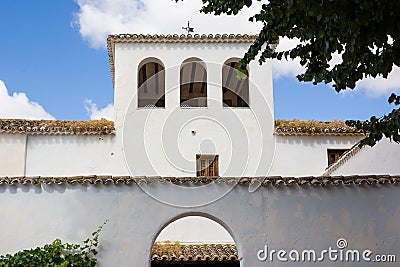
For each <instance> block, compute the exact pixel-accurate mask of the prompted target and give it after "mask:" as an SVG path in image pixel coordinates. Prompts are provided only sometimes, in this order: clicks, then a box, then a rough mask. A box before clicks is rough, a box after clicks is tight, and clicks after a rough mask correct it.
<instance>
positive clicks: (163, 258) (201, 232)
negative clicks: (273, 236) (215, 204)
mask: <svg viewBox="0 0 400 267" xmlns="http://www.w3.org/2000/svg"><path fill="white" fill-rule="evenodd" d="M151 266H152V267H161V266H162V267H170V266H190V267H194V266H198V267H211V266H218V267H239V266H240V262H239V256H238V251H237V247H236V245H235V243H234V240H233V238H232V236H231V235H230V234H229V232H228V231H227V230H226V229H225V228H224V227H223V226H222V225H221V224H219V223H217V222H216V221H214V220H212V219H209V218H206V217H203V216H197V215H196V216H186V217H183V218H180V219H178V220H175V221H173V222H171V223H170V224H168V225H167V226H166V227H165V228H164V229H163V230H162V231H161V232H160V233H159V235H158V236H157V239H156V240H155V242H154V244H153V247H152V250H151Z"/></svg>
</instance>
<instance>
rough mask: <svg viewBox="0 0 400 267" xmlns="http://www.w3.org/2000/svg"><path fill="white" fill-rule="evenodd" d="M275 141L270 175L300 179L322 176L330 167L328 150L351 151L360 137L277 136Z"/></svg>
mask: <svg viewBox="0 0 400 267" xmlns="http://www.w3.org/2000/svg"><path fill="white" fill-rule="evenodd" d="M275 140H276V151H275V157H274V162H273V165H272V169H271V172H270V173H269V175H271V176H272V175H280V176H294V177H299V176H308V175H313V176H319V175H322V174H323V172H324V170H325V168H326V167H328V155H327V150H328V149H350V148H351V147H352V146H353V145H354V144H355V143H356V142H357V141H359V140H360V137H351V136H276V137H275ZM371 171H372V172H371V173H375V172H374V171H373V169H371ZM356 172H357V171H356Z"/></svg>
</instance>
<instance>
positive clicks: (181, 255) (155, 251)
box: [151, 242, 238, 261]
mask: <svg viewBox="0 0 400 267" xmlns="http://www.w3.org/2000/svg"><path fill="white" fill-rule="evenodd" d="M151 260H152V261H237V260H238V252H237V248H236V246H235V244H230V243H226V244H199V243H180V242H173V243H172V242H162V243H161V242H155V243H154V245H153V248H152V249H151Z"/></svg>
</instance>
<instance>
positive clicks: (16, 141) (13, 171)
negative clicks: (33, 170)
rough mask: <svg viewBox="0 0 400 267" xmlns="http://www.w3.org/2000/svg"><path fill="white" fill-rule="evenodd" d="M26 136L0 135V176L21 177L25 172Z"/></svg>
mask: <svg viewBox="0 0 400 267" xmlns="http://www.w3.org/2000/svg"><path fill="white" fill-rule="evenodd" d="M26 138H27V136H26V135H23V134H1V135H0V162H1V164H0V165H1V166H0V176H23V175H24V170H25V153H26Z"/></svg>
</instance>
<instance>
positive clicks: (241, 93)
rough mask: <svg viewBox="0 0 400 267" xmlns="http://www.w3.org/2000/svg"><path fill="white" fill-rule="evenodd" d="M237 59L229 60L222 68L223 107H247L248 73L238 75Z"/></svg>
mask: <svg viewBox="0 0 400 267" xmlns="http://www.w3.org/2000/svg"><path fill="white" fill-rule="evenodd" d="M238 68H239V60H238V59H229V60H227V61H226V62H225V63H224V66H223V67H222V101H223V103H224V106H225V107H249V72H248V69H247V70H246V72H245V73H238V71H237V69H238Z"/></svg>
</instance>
